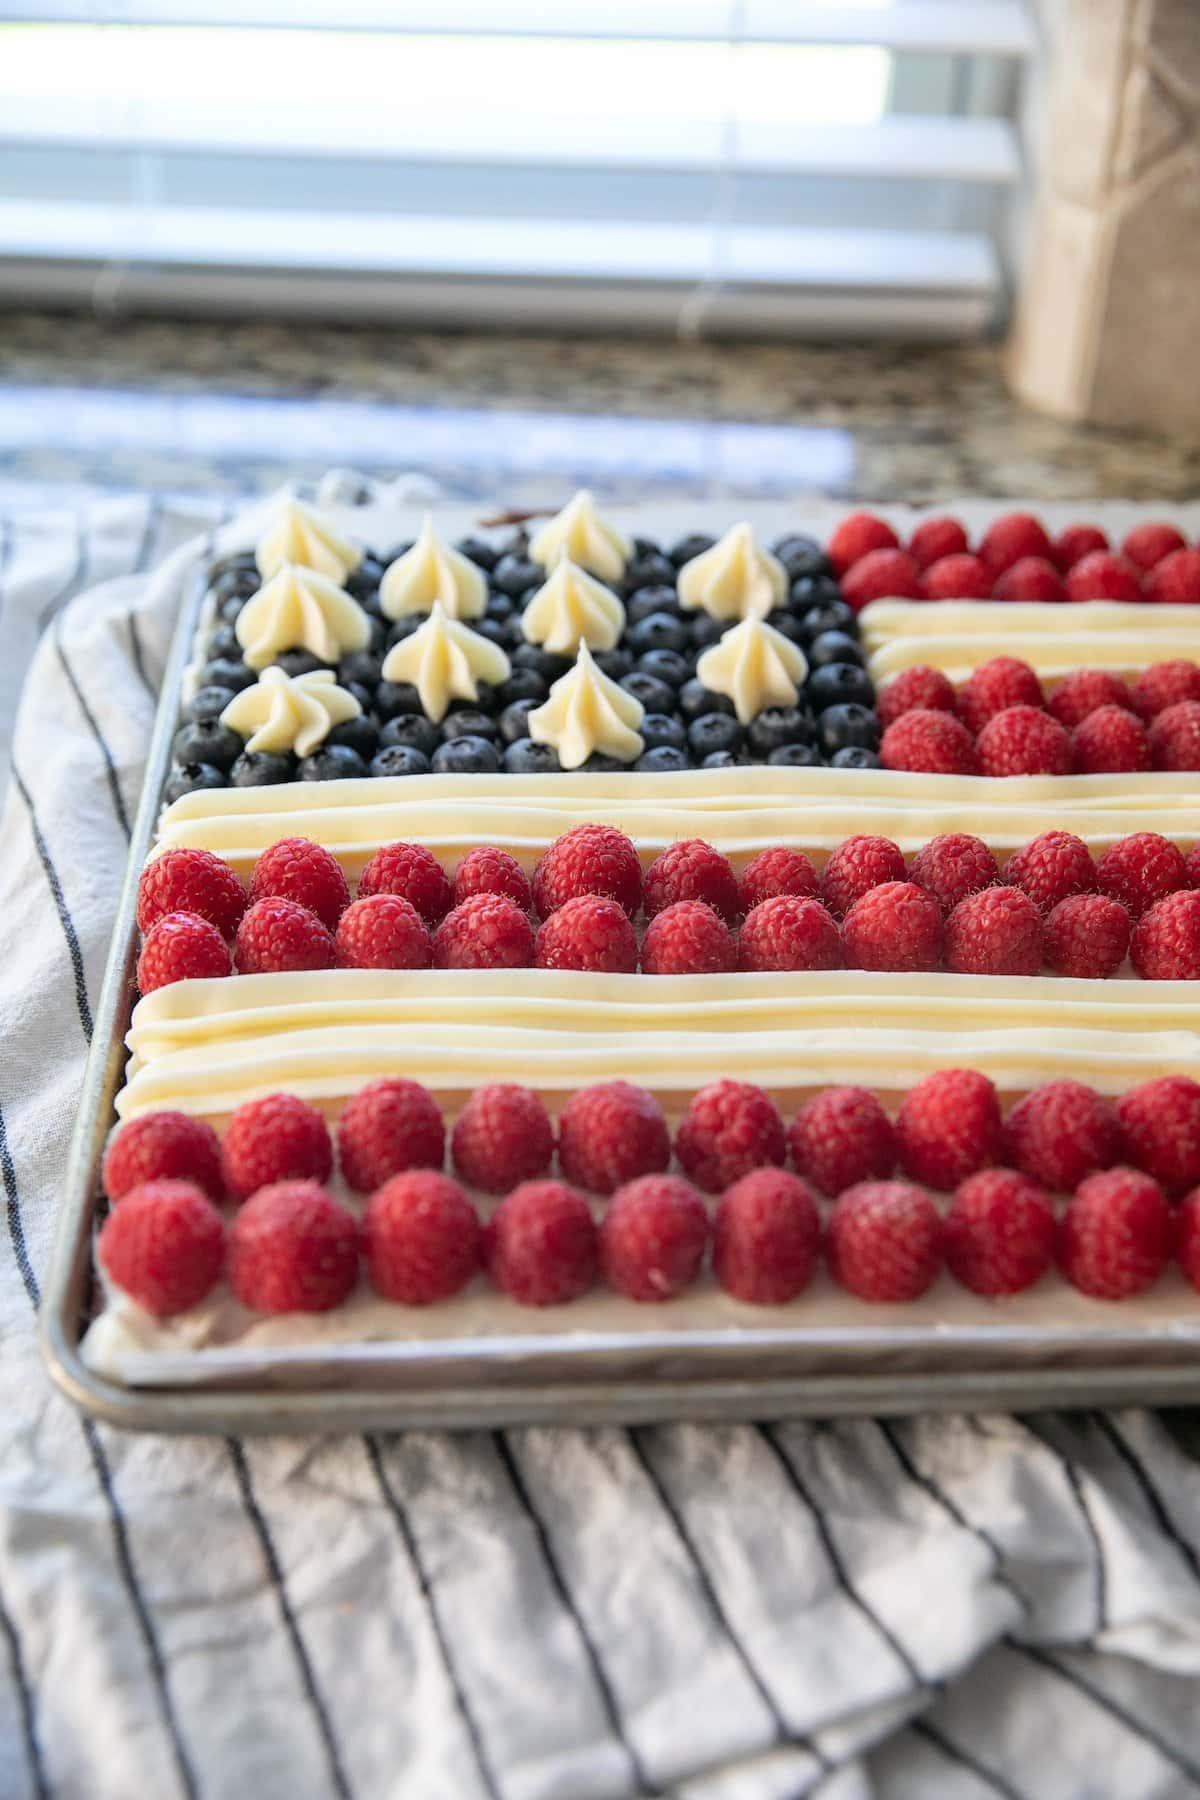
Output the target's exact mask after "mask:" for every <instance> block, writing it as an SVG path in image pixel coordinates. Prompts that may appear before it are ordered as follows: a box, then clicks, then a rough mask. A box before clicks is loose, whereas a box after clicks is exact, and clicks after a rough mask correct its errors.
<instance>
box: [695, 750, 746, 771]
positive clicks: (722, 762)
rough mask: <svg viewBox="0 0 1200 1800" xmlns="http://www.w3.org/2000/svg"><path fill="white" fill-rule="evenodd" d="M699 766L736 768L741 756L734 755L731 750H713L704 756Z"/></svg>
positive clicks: (706, 767)
mask: <svg viewBox="0 0 1200 1800" xmlns="http://www.w3.org/2000/svg"><path fill="white" fill-rule="evenodd" d="M700 767H701V768H702V769H737V768H740V767H741V758H740V757H737V756H735V755H734V754H733V751H732V750H714V751H713V752H712V754H711V755H710V756H706V757H705V758H704V761H703V762H702V763H701V764H700Z"/></svg>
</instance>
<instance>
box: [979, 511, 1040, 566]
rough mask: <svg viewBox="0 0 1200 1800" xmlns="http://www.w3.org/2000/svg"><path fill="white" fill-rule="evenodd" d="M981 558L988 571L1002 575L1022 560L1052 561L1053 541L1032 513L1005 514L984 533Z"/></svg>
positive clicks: (980, 549)
mask: <svg viewBox="0 0 1200 1800" xmlns="http://www.w3.org/2000/svg"><path fill="white" fill-rule="evenodd" d="M979 554H980V556H981V557H982V558H983V560H984V562H985V563H986V564H987V566H988V568H989V569H992V570H994V571H995V573H996V574H997V575H1002V574H1003V573H1004V571H1005V569H1011V568H1012V566H1013V564H1014V563H1018V562H1020V560H1021V558H1022V557H1023V556H1045V557H1049V556H1050V554H1051V547H1050V539H1049V538H1048V537H1047V536H1046V532H1045V529H1044V528H1043V526H1042V524H1041V523H1040V521H1039V520H1037V519H1035V518H1034V517H1033V515H1032V513H1005V514H1003V516H1002V517H1001V518H999V519H996V520H995V521H994V522H993V523H992V524H991V525H989V526H988V529H987V530H986V531H985V532H984V534H983V538H982V540H981V542H980V545H979Z"/></svg>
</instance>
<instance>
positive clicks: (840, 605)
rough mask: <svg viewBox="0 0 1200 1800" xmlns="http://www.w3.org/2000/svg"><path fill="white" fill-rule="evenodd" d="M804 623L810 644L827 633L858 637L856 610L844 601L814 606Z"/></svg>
mask: <svg viewBox="0 0 1200 1800" xmlns="http://www.w3.org/2000/svg"><path fill="white" fill-rule="evenodd" d="M802 623H803V625H804V630H805V632H806V634H807V637H808V642H809V643H810V644H811V643H814V642H815V641H816V639H817V638H819V637H820V636H821V634H822V632H825V631H844V632H845V633H846V635H847V636H848V637H857V636H858V621H857V619H856V618H855V615H854V609H853V607H850V606H847V605H846V602H845V601H844V600H829V601H826V603H825V604H824V605H823V606H814V607H813V609H812V611H811V612H806V613H805V615H804V618H803V620H802Z"/></svg>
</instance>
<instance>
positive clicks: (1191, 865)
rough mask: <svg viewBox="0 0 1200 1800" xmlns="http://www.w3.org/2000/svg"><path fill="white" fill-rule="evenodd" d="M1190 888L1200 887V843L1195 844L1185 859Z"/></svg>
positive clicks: (1184, 863) (1184, 864)
mask: <svg viewBox="0 0 1200 1800" xmlns="http://www.w3.org/2000/svg"><path fill="white" fill-rule="evenodd" d="M1183 866H1184V868H1185V869H1186V870H1187V882H1188V886H1189V887H1190V888H1200V844H1193V845H1192V848H1191V849H1190V850H1189V851H1188V853H1187V855H1186V856H1185V857H1184V859H1183Z"/></svg>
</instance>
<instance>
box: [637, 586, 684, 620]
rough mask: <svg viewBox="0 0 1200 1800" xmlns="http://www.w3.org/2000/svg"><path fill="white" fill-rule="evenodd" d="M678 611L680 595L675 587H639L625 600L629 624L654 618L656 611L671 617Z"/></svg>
mask: <svg viewBox="0 0 1200 1800" xmlns="http://www.w3.org/2000/svg"><path fill="white" fill-rule="evenodd" d="M678 612H679V595H678V594H677V593H676V592H675V589H674V588H673V587H665V586H663V587H647V588H638V590H637V592H636V593H634V594H630V596H629V598H628V600H627V601H626V602H625V620H626V623H627V624H629V625H637V624H640V623H641V621H642V620H643V619H650V618H653V616H654V614H655V613H666V614H667V616H668V618H670V617H673V616H675V615H677V614H678Z"/></svg>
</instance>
